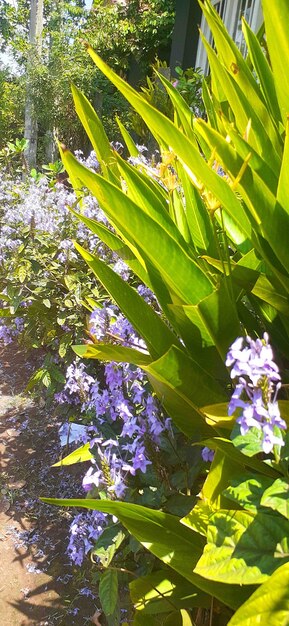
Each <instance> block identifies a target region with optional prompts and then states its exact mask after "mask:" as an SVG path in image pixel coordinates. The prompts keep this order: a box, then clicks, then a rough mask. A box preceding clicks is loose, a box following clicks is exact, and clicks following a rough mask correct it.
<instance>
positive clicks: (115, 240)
mask: <svg viewBox="0 0 289 626" xmlns="http://www.w3.org/2000/svg"><path fill="white" fill-rule="evenodd" d="M70 211H71V213H73V215H75V217H77V219H79V220H80V221H81V222H83V223H84V224H85V225H86V226H87V227H88V228H89V229H90V230H91V231H92V232H93V233H95V235H97V236H98V237H99V239H101V241H103V242H104V243H105V244H106V245H107V246H108V247H109V248H110V249H111V250H113V251H114V252H116V253H117V254H118V256H119V257H120V258H121V259H122V260H123V261H124V262H125V263H126V264H127V265H128V267H130V268H131V270H132V271H133V272H134V273H135V274H136V275H137V276H138V277H139V278H140V280H142V281H143V282H144V283H145V284H146V285H148V286H149V287H150V286H151V283H150V279H149V277H148V273H147V271H146V269H145V266H144V264H143V263H141V262H140V260H139V259H138V258H137V257H136V256H135V255H134V253H133V251H132V250H131V248H130V247H129V246H128V245H127V244H126V243H125V242H124V241H123V240H122V239H120V237H118V236H117V235H115V234H114V233H112V232H111V230H109V228H107V227H106V226H104V224H101V223H100V222H97V221H96V220H93V219H91V218H90V217H86V216H85V215H83V214H82V213H77V212H76V211H74V210H73V209H71V208H70Z"/></svg>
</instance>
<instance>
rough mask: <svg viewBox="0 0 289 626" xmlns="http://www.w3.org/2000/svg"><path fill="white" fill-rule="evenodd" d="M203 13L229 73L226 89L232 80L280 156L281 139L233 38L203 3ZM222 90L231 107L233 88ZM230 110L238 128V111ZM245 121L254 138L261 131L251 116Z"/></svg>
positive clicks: (216, 14)
mask: <svg viewBox="0 0 289 626" xmlns="http://www.w3.org/2000/svg"><path fill="white" fill-rule="evenodd" d="M203 11H204V15H205V17H206V20H207V21H208V24H209V26H210V29H211V31H212V34H213V38H214V45H215V47H216V49H217V53H218V57H219V58H220V60H221V61H222V62H223V64H224V66H225V68H226V70H227V72H228V76H229V77H230V80H228V81H227V83H228V84H227V87H228V88H229V83H231V82H232V81H235V82H236V84H237V85H238V87H239V91H240V95H241V94H243V95H244V96H245V99H244V101H242V106H243V107H244V108H245V106H246V100H247V102H248V103H250V107H251V109H252V110H253V114H254V117H255V118H257V120H258V122H259V123H260V126H262V127H263V130H262V133H263V135H268V138H269V139H270V141H271V142H272V148H273V146H274V149H275V150H276V152H277V153H278V152H279V153H280V149H281V140H280V136H279V134H278V131H277V128H276V125H275V124H274V123H273V120H272V118H271V117H270V114H269V112H268V108H267V107H266V105H265V103H264V99H263V96H262V93H261V92H260V89H259V86H258V83H257V81H256V80H255V78H254V76H253V74H252V73H251V71H250V69H249V67H248V64H247V63H246V61H245V59H244V58H243V56H242V54H241V52H240V50H239V49H238V47H237V45H236V44H235V42H234V41H233V39H232V38H231V37H230V36H229V34H228V32H227V30H226V28H225V26H224V24H223V22H222V20H221V18H220V16H219V15H218V13H217V11H215V10H214V8H213V7H212V5H211V3H210V2H206V3H205V6H204V9H203ZM220 80H221V78H220ZM222 87H223V89H224V92H225V93H226V94H227V96H228V100H229V103H230V104H231V105H232V103H231V101H230V97H229V95H228V94H230V95H232V89H230V91H227V88H226V85H225V84H224V83H223V84H222ZM232 108H233V110H234V112H235V119H236V124H237V125H238V113H239V110H236V108H234V107H233V106H232ZM247 119H248V120H249V119H252V130H253V132H255V129H256V135H257V134H258V132H259V131H260V128H259V126H257V124H256V119H255V120H254V118H253V117H252V116H250V115H248V116H247ZM239 130H240V129H239ZM241 134H242V133H241ZM260 139H261V138H259V137H256V141H260Z"/></svg>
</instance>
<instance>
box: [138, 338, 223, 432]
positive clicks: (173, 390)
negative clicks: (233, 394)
mask: <svg viewBox="0 0 289 626" xmlns="http://www.w3.org/2000/svg"><path fill="white" fill-rule="evenodd" d="M143 369H144V371H145V372H146V373H147V374H148V377H149V380H150V382H151V384H152V386H153V388H154V390H155V391H156V393H157V395H158V396H159V398H160V399H161V401H162V404H163V406H164V407H165V409H166V411H167V412H168V414H169V415H170V416H171V417H172V419H173V421H174V422H175V424H176V425H177V426H178V428H180V430H182V431H183V432H184V433H185V434H186V435H188V436H189V437H192V436H196V433H197V432H198V431H199V429H201V430H200V431H199V432H202V433H204V432H206V431H207V432H208V431H211V429H210V427H209V426H207V425H206V422H205V416H204V414H203V413H202V411H201V410H200V408H199V407H200V406H201V405H202V404H203V402H204V400H205V399H206V398H208V397H211V398H212V399H213V397H214V399H215V400H221V399H222V398H224V392H223V390H222V388H221V386H220V385H219V384H218V383H217V382H216V381H215V380H214V379H213V377H212V376H210V375H209V374H208V372H206V371H205V370H203V369H202V368H201V367H200V366H199V365H198V364H197V363H196V362H195V361H193V360H192V359H190V358H189V356H187V355H186V354H185V353H184V352H183V351H182V350H180V349H179V348H177V347H176V346H172V347H171V348H170V350H169V351H168V352H166V354H164V355H163V356H162V357H161V358H159V359H158V360H157V361H154V362H153V363H151V364H150V365H148V366H143Z"/></svg>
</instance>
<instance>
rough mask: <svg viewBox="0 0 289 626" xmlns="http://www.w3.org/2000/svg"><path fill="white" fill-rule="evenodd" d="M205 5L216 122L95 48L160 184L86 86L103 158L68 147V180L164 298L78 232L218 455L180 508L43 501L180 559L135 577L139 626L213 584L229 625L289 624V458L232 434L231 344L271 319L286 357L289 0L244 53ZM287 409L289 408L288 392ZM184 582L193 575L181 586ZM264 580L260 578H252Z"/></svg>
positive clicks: (170, 403) (159, 385) (159, 382)
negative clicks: (88, 512) (115, 526)
mask: <svg viewBox="0 0 289 626" xmlns="http://www.w3.org/2000/svg"><path fill="white" fill-rule="evenodd" d="M202 6H203V11H204V14H205V17H206V19H207V21H208V23H209V26H210V28H211V31H212V34H213V37H214V42H215V48H214V49H213V48H212V47H211V46H210V45H209V44H208V43H207V42H204V43H205V46H206V49H207V53H208V57H209V61H210V68H211V73H210V80H209V81H207V80H206V81H205V82H204V86H203V98H204V102H205V106H206V109H207V121H204V120H200V119H193V118H192V113H191V111H190V109H189V107H188V105H187V104H186V102H185V100H184V99H183V98H182V96H181V95H180V93H178V91H177V90H176V89H174V87H173V86H172V85H171V84H170V83H169V82H168V81H167V80H166V79H165V78H164V77H163V76H161V75H160V76H159V79H160V80H161V81H162V83H163V85H164V87H165V89H166V90H167V93H168V95H169V97H170V99H171V102H172V105H173V107H174V111H175V116H174V122H172V121H170V120H168V119H167V118H166V117H165V116H164V115H163V114H162V113H160V112H159V111H158V110H156V109H155V108H153V107H152V106H151V105H150V104H149V103H148V102H146V101H145V100H144V98H143V97H142V96H141V95H140V94H139V93H137V92H136V91H134V90H133V89H132V88H131V87H130V86H129V85H127V84H126V83H125V82H124V81H123V80H122V79H121V78H120V77H119V76H117V75H116V74H115V73H114V72H113V71H112V70H110V69H109V67H108V66H107V65H106V64H105V63H104V62H103V61H102V60H101V59H100V58H99V56H98V55H97V54H96V53H95V52H94V51H93V50H92V49H91V48H89V49H88V52H89V54H90V56H91V58H92V59H93V60H94V61H95V63H96V65H97V67H98V68H99V69H100V70H101V71H102V72H103V73H104V74H105V76H106V77H107V78H109V79H110V80H111V82H112V83H113V84H114V85H115V86H116V87H117V88H118V89H119V91H120V92H121V93H122V94H123V95H124V96H125V97H126V98H127V100H128V101H129V103H130V104H131V105H132V106H133V107H134V108H135V110H136V111H137V112H138V114H140V115H141V116H142V118H143V120H144V122H145V123H146V124H147V126H148V128H149V130H150V132H151V133H152V134H153V135H154V136H155V138H156V140H157V141H158V143H159V146H160V151H161V155H162V162H161V165H160V168H159V178H160V179H161V184H160V183H159V180H158V176H156V177H151V176H149V175H148V174H147V173H146V172H145V171H144V169H143V168H142V167H140V168H139V169H138V168H137V167H133V166H132V165H130V164H128V163H127V162H125V161H124V160H123V159H122V158H121V157H120V156H119V155H116V154H115V153H114V152H113V150H111V149H110V147H109V146H108V143H107V141H106V139H105V137H104V135H103V132H102V130H101V124H100V120H99V119H98V118H97V115H96V114H95V112H94V111H93V109H92V107H91V106H90V104H89V103H88V101H87V100H86V98H85V96H83V95H82V94H81V93H79V92H78V91H76V90H75V91H74V98H75V103H76V107H77V111H78V115H79V117H80V119H81V121H82V123H83V124H84V126H85V128H86V131H87V133H88V135H89V138H90V140H91V141H93V142H94V145H95V147H96V150H97V153H98V158H99V161H100V164H101V168H102V173H101V174H94V173H92V172H90V171H89V170H87V169H86V168H85V167H84V166H83V165H81V164H80V163H78V162H77V161H76V159H75V158H74V157H73V155H72V154H70V153H69V152H68V151H67V150H63V162H64V165H65V167H66V169H67V171H68V174H69V176H70V179H71V181H72V183H73V184H74V186H75V187H76V188H78V189H80V188H81V187H86V188H88V189H89V190H90V191H91V192H92V193H93V194H95V196H96V197H97V199H98V201H99V203H100V205H101V207H102V209H103V210H104V212H105V214H106V216H107V218H108V219H109V221H110V223H111V225H112V226H113V228H114V229H115V232H116V236H117V241H118V242H119V243H118V244H117V246H118V247H117V246H115V247H114V250H115V251H117V252H118V254H119V256H120V257H121V258H123V259H124V260H125V261H126V263H127V264H128V265H129V266H130V267H131V268H132V269H133V271H134V272H135V274H136V275H137V276H138V277H139V278H140V279H141V280H142V281H143V282H144V283H145V284H146V285H147V286H148V287H150V288H151V289H153V291H154V293H155V294H156V296H157V298H158V301H159V303H160V305H161V308H162V311H163V316H162V318H160V317H158V316H157V314H156V313H155V312H154V311H153V310H152V309H150V310H149V309H148V307H147V305H146V304H145V303H144V302H143V301H142V299H141V298H140V297H139V296H138V294H137V293H136V291H135V290H134V289H133V287H130V286H129V285H127V284H125V283H124V282H123V281H122V279H121V278H120V277H118V276H116V275H115V274H114V273H113V271H112V270H111V269H110V268H109V267H105V266H104V265H103V263H102V262H101V261H100V260H99V259H97V258H96V257H93V256H92V255H90V254H88V253H87V252H86V251H85V250H83V249H82V248H81V247H80V246H79V245H77V249H78V250H79V252H80V253H81V254H82V255H83V257H84V258H85V259H86V261H87V263H88V265H89V266H90V268H91V269H92V270H93V272H94V273H95V275H96V277H97V279H98V280H99V281H100V282H101V283H102V285H103V286H104V288H105V289H106V290H107V292H108V293H109V294H110V296H111V297H112V298H113V300H115V302H116V303H117V304H118V306H119V307H120V308H121V309H122V311H123V313H124V314H125V315H126V316H127V317H128V319H129V320H130V322H131V323H132V324H133V326H134V327H135V328H136V330H137V331H138V332H139V334H140V335H141V336H142V338H143V339H144V341H145V342H146V345H147V352H148V354H147V359H148V362H146V363H144V362H143V353H142V354H140V353H139V354H138V351H137V350H133V351H132V352H131V361H132V362H133V363H135V364H138V365H139V366H140V367H142V368H143V369H144V370H145V371H146V372H147V374H148V376H149V378H150V381H151V383H152V386H153V388H154V389H155V392H156V393H157V394H158V396H159V397H160V399H161V401H162V402H163V405H164V407H165V408H166V410H167V412H168V413H169V415H170V416H171V417H172V419H173V421H174V422H175V424H176V425H177V426H178V427H179V428H180V429H181V430H182V431H183V432H184V433H185V434H186V435H187V436H188V437H190V438H191V439H192V440H194V441H195V442H197V441H200V439H203V440H205V441H204V445H206V446H209V447H211V448H213V449H215V458H214V461H213V464H212V466H211V470H210V472H209V474H208V476H207V478H206V480H205V483H204V485H203V488H202V491H201V495H200V499H199V502H198V503H197V505H196V506H195V507H194V509H193V511H192V512H191V514H189V515H188V516H187V517H186V518H185V519H183V520H180V519H178V518H177V517H175V516H170V515H168V514H165V513H162V512H161V511H160V512H157V511H152V510H150V509H146V508H143V507H139V506H136V505H132V504H128V503H117V502H113V501H98V500H89V499H86V500H71V501H63V500H61V501H57V500H47V501H50V502H54V503H61V504H67V505H69V506H71V505H74V506H82V507H85V508H91V509H96V510H100V511H105V512H110V513H113V514H114V515H116V516H117V517H118V518H119V520H120V521H121V522H122V523H123V524H124V526H125V527H126V528H127V529H128V530H129V531H130V532H131V533H132V534H133V535H134V536H135V537H136V538H137V539H138V540H139V541H140V542H141V543H142V544H143V545H144V546H146V547H147V548H148V549H149V550H150V551H151V552H152V553H153V554H155V555H156V556H157V557H158V558H159V559H160V560H161V561H163V563H165V565H166V566H169V568H171V569H172V570H174V571H175V572H177V574H178V575H180V578H178V579H177V582H175V583H174V584H173V582H172V581H173V576H175V574H173V575H172V578H171V579H170V576H169V575H168V579H166V582H165V583H164V581H163V578H162V574H161V573H159V574H158V576H159V579H158V580H157V579H156V574H155V573H154V574H153V575H151V576H149V577H145V579H141V580H140V581H138V582H137V583H133V584H132V585H131V591H132V597H133V599H134V602H135V604H136V607H137V609H138V610H137V614H136V618H135V624H136V625H137V624H142V623H146V624H155V623H157V622H155V621H154V618H153V617H149V615H150V614H151V613H153V611H154V609H153V605H154V602H156V601H158V602H160V603H161V602H163V600H164V595H166V593H167V596H166V597H167V598H171V600H170V602H167V604H166V606H165V609H164V605H163V604H162V609H160V610H159V612H160V613H161V612H162V611H164V613H165V620H168V621H162V620H161V618H160V623H177V621H176V620H177V619H178V620H179V623H182V624H183V625H184V624H187V623H192V622H191V621H190V620H191V617H190V615H189V614H187V613H184V611H183V612H182V611H181V610H180V608H189V609H190V608H192V607H193V606H194V603H193V602H192V599H191V596H192V595H193V593H196V594H198V593H199V591H202V592H204V593H205V594H207V596H206V598H207V605H208V603H210V598H209V596H212V597H213V598H215V599H216V601H217V605H218V603H222V605H226V606H227V607H229V609H230V610H231V613H230V611H229V613H227V614H226V612H225V611H224V610H223V612H222V613H221V614H222V615H223V616H224V617H223V622H222V623H225V622H224V620H225V621H228V619H230V616H231V615H232V611H235V610H236V609H237V611H236V613H235V615H234V616H233V617H232V619H231V620H230V622H229V623H230V625H232V626H233V625H234V626H237V625H241V624H242V626H245V625H246V626H254V625H255V624H256V625H257V624H258V625H260V624H261V625H263V624H264V625H265V624H268V623H270V624H272V625H273V626H274V625H276V626H277V625H278V626H279V625H281V624H287V623H288V607H289V597H288V590H287V588H286V590H285V591H284V590H283V589H282V585H281V581H282V576H284V580H286V576H287V572H288V563H287V560H288V552H289V550H288V545H287V544H288V537H289V523H288V508H287V503H288V475H287V473H286V472H287V466H286V463H287V461H286V459H287V457H286V456H285V457H284V459H283V461H284V462H283V465H282V463H281V464H280V463H278V464H277V463H276V461H274V460H273V459H270V458H268V459H264V458H263V457H261V458H260V457H256V456H254V451H253V454H252V453H251V454H249V452H248V449H246V445H245V447H244V446H243V447H242V448H241V450H239V449H238V448H237V447H236V445H234V443H233V442H232V441H231V439H230V438H229V436H230V431H231V429H232V427H233V425H234V421H235V420H234V417H228V415H227V403H228V397H229V395H230V388H231V383H230V377H229V373H228V371H227V370H226V368H225V366H224V358H225V355H226V353H227V351H228V348H229V346H230V344H231V343H232V341H233V340H234V339H235V338H236V337H237V336H240V335H244V334H249V335H252V336H253V337H256V336H260V335H261V334H262V332H263V331H264V330H265V329H266V330H268V332H269V334H270V336H271V339H272V343H274V345H275V347H276V354H277V359H278V361H279V363H280V365H286V357H287V354H288V348H289V302H288V295H289V269H288V268H289V247H288V235H287V233H288V232H289V204H288V193H287V188H288V184H287V182H288V181H287V178H288V165H289V162H288V159H289V156H288V155H289V152H288V146H289V143H288V122H287V109H286V107H287V102H288V96H289V93H287V92H288V85H287V82H288V81H287V78H286V77H284V67H287V62H288V61H289V37H288V34H287V32H286V25H287V24H288V20H289V6H288V3H287V2H286V0H276V2H275V3H274V7H273V8H272V3H270V2H269V0H263V10H264V16H265V29H266V42H267V48H268V51H267V50H266V51H265V50H264V49H263V48H262V46H261V44H260V43H259V41H258V38H257V37H256V36H255V35H254V33H253V32H252V31H251V29H250V28H249V26H248V25H247V24H246V23H245V22H244V23H243V30H244V36H245V39H246V43H247V47H248V58H247V59H246V60H245V59H243V58H242V56H241V54H240V52H239V50H238V48H237V47H236V45H235V44H234V42H233V41H232V39H231V38H230V37H229V35H228V33H227V31H226V30H225V28H224V25H223V23H222V21H221V19H220V17H219V16H218V14H217V13H216V11H215V10H214V9H213V7H212V6H211V3H210V2H209V0H205V1H204V3H203V5H202ZM269 59H270V61H269ZM124 139H125V140H127V135H126V134H124ZM128 144H129V146H130V147H131V146H132V148H133V145H132V144H130V141H129V140H128ZM133 149H134V148H133ZM79 219H80V220H82V221H84V222H85V223H86V224H87V225H88V226H89V227H90V228H91V230H92V231H93V232H96V231H98V235H99V236H100V237H102V238H103V241H105V242H106V243H108V245H109V240H108V236H107V234H106V233H105V232H103V235H102V234H101V233H100V232H99V230H98V229H99V226H98V224H96V223H94V222H93V221H91V220H88V219H87V218H85V217H83V216H82V215H81V214H79ZM114 242H116V240H114ZM78 350H79V349H78ZM101 350H102V345H101V344H98V345H97V346H89V349H87V351H86V352H85V351H84V350H83V349H82V355H83V356H84V357H85V356H87V357H91V356H92V352H93V351H95V357H96V358H101ZM83 352H84V354H83ZM111 356H112V358H115V360H119V359H120V358H121V347H119V346H118V347H117V349H116V348H115V354H113V348H112V354H111ZM126 356H127V352H126V353H124V352H123V359H125V358H126ZM285 382H286V376H285ZM280 408H281V414H282V417H283V418H284V419H285V420H286V419H287V420H288V414H289V410H288V402H287V400H286V399H284V400H283V401H282V402H281V403H280ZM285 449H286V450H287V447H286V446H285ZM258 451H259V450H257V452H258ZM255 452H256V450H255ZM284 463H285V465H284ZM284 468H285V469H284ZM252 472H253V473H254V475H253V474H252ZM240 475H241V479H240ZM254 481H255V482H254ZM256 481H257V487H256ZM254 485H255V487H254ZM253 487H254V488H253ZM224 492H225V494H224ZM248 494H249V495H250V494H251V496H250V497H249V495H248ZM252 494H253V495H252ZM276 494H277V495H276ZM232 502H233V504H232ZM281 504H282V509H280V510H279V506H281ZM278 511H279V512H278ZM263 536H264V537H266V546H265V547H266V555H265V558H264V559H263V553H264V545H263V544H261V545H260V543H259V539H260V537H263ZM188 581H189V582H190V583H191V584H192V585H193V587H192V588H191V594H188V595H187V600H186V601H184V595H185V589H186V588H187V587H186V585H187V582H188ZM158 585H159V586H158ZM252 585H254V586H253V587H252ZM256 585H261V586H259V587H258V589H257V590H256ZM158 589H159V595H158ZM164 589H165V593H163V590H164ZM194 590H195V591H194ZM197 590H199V591H197ZM252 594H253V595H252ZM181 599H182V600H181ZM181 601H182V602H183V603H182V604H180V602H181ZM244 602H245V603H244ZM243 603H244V604H243ZM172 604H173V607H174V609H175V612H173V611H172ZM199 606H205V604H204V603H203V602H201V601H200V602H199ZM212 610H213V609H212ZM218 612H219V607H218V608H217V612H216V614H214V617H212V618H211V619H212V620H214V621H213V622H211V623H215V620H217V619H219V618H217V614H218ZM167 613H169V614H171V615H170V616H169V617H168V616H167ZM226 615H227V617H226ZM170 620H175V621H170ZM216 623H217V621H216Z"/></svg>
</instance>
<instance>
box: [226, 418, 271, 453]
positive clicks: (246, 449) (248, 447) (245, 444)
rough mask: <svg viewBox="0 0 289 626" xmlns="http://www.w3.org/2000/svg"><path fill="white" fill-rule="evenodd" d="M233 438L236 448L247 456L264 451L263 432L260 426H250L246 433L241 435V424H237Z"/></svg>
mask: <svg viewBox="0 0 289 626" xmlns="http://www.w3.org/2000/svg"><path fill="white" fill-rule="evenodd" d="M231 439H232V442H233V445H234V446H235V448H237V449H238V450H240V452H242V454H244V455H245V456H248V457H253V456H255V455H256V454H260V453H261V452H263V446H262V442H263V434H262V431H261V430H260V429H259V428H255V427H254V428H250V430H249V432H248V433H247V434H246V435H241V430H240V426H239V424H235V426H234V428H233V431H232V433H231Z"/></svg>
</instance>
